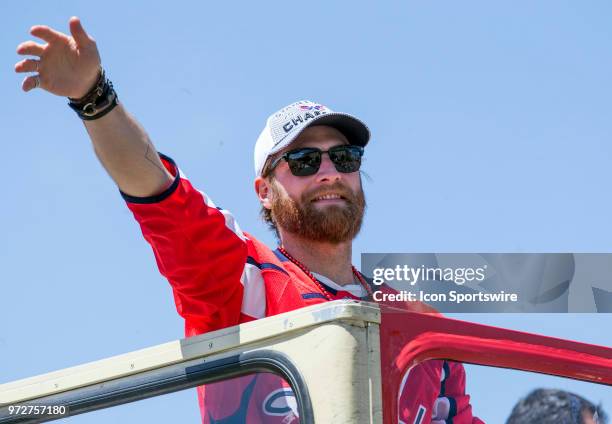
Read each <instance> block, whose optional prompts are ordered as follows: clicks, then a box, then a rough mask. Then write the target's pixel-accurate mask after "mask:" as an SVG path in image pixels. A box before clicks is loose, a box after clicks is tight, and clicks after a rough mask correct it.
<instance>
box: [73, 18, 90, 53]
mask: <svg viewBox="0 0 612 424" xmlns="http://www.w3.org/2000/svg"><path fill="white" fill-rule="evenodd" d="M69 25H70V34H72V38H74V41H76V43H77V46H83V45H85V44H87V43H90V42H91V38H90V37H89V35H87V33H86V32H85V29H84V28H83V25H82V24H81V20H80V19H79V18H77V17H76V16H73V17H72V18H70V23H69Z"/></svg>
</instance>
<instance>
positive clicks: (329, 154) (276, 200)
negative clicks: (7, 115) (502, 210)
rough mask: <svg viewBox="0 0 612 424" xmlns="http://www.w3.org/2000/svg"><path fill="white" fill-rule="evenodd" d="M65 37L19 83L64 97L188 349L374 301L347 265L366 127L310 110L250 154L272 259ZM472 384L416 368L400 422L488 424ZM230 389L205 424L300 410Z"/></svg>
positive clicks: (441, 367)
mask: <svg viewBox="0 0 612 424" xmlns="http://www.w3.org/2000/svg"><path fill="white" fill-rule="evenodd" d="M70 32H71V35H72V36H68V35H65V34H62V33H60V32H57V31H55V30H53V29H51V28H48V27H45V26H35V27H33V28H32V30H31V34H32V35H34V36H36V37H39V38H41V39H42V40H44V41H45V42H46V43H45V44H39V43H36V42H34V41H28V42H25V43H22V44H21V45H19V47H18V48H17V52H18V53H19V54H22V55H31V56H34V57H35V58H30V59H24V60H22V61H21V62H19V63H17V65H16V66H15V70H16V71H17V72H36V73H37V74H36V75H30V76H27V77H26V78H25V79H24V81H23V89H24V90H25V91H30V90H32V89H34V88H41V89H44V90H46V91H49V92H51V93H53V94H56V95H60V96H65V97H68V98H69V99H70V103H69V105H70V107H71V108H72V109H73V110H74V111H75V112H76V113H77V115H78V116H79V117H80V118H81V119H83V122H84V124H85V127H86V129H87V132H88V133H89V136H90V138H91V140H92V142H93V145H94V150H95V152H96V154H97V156H98V158H99V159H100V161H101V162H102V164H103V166H104V167H105V169H106V170H107V171H108V173H109V174H110V176H111V177H112V178H113V180H114V181H115V182H116V183H117V185H118V187H119V189H120V190H121V194H122V195H123V197H124V199H125V200H126V202H127V205H128V207H129V208H130V210H131V211H132V212H133V213H134V216H135V218H136V219H137V221H138V222H139V224H140V226H141V229H142V232H143V235H144V237H145V239H146V240H147V241H148V242H149V243H150V244H151V246H152V248H153V251H154V253H155V258H156V260H157V264H158V267H159V270H160V272H161V273H162V274H163V275H164V276H165V277H166V278H167V279H168V281H169V282H170V284H171V285H172V288H173V293H174V298H175V302H176V306H177V310H178V313H179V314H180V315H181V316H182V317H183V318H184V319H185V335H186V336H187V337H189V336H194V335H197V334H201V333H204V332H208V331H212V330H217V329H220V328H224V327H228V326H232V325H236V324H239V323H244V322H248V321H252V320H255V319H259V318H263V317H265V316H270V315H275V314H279V313H283V312H287V311H290V310H294V309H296V308H300V307H303V306H307V305H312V304H316V303H320V302H326V301H330V300H335V299H343V298H352V299H369V298H371V293H372V289H371V287H370V285H369V284H368V282H367V281H366V280H365V278H364V277H363V276H362V275H361V274H360V273H359V272H358V271H357V270H356V269H355V268H354V267H353V266H352V265H351V254H352V250H351V249H352V240H353V239H354V237H355V236H356V235H357V233H358V232H359V229H360V227H361V222H362V218H363V213H364V209H365V199H364V195H363V191H362V187H361V179H360V174H359V172H358V171H359V167H360V165H361V157H362V155H363V152H364V146H365V145H366V144H367V143H368V141H369V137H370V134H369V130H368V128H367V127H366V126H365V124H363V123H362V122H361V121H360V120H358V119H357V118H354V117H352V116H350V115H348V114H343V113H336V112H332V111H331V110H329V109H328V108H326V107H325V106H323V105H320V104H316V103H313V102H309V101H302V102H297V103H294V104H292V105H289V106H287V107H285V108H283V109H281V110H280V111H278V112H277V113H275V114H273V115H272V116H270V118H268V121H267V124H266V127H265V128H264V130H263V131H262V133H261V135H260V137H259V139H258V140H257V143H256V145H255V171H256V178H255V191H256V193H257V195H258V197H259V200H260V202H261V205H262V208H263V214H264V217H265V219H266V220H267V222H268V223H270V224H271V225H272V226H273V228H274V230H275V231H276V233H277V236H278V238H279V241H280V244H281V247H279V248H278V249H276V250H275V251H272V250H270V249H269V248H268V247H266V246H265V245H263V244H262V243H260V242H259V241H258V240H257V239H255V238H254V237H252V236H251V235H249V234H247V233H244V232H243V231H242V230H241V229H240V227H239V226H238V225H237V224H236V222H235V221H234V219H233V217H232V216H231V214H230V213H229V212H228V211H226V210H224V209H221V208H217V207H216V206H215V205H214V204H213V203H212V201H211V200H210V199H209V198H208V197H207V196H206V195H205V194H203V193H201V192H200V191H198V190H196V189H194V187H193V186H192V185H191V183H190V182H189V180H187V179H186V178H185V177H184V176H183V175H182V174H181V173H180V171H179V170H178V168H177V167H176V165H175V163H174V162H173V161H172V159H170V158H168V157H166V156H163V155H158V154H157V153H156V150H155V148H154V147H153V144H152V142H151V140H150V139H149V137H148V136H147V134H146V133H145V131H144V130H143V129H142V128H141V127H140V125H139V124H138V123H137V122H136V121H135V119H134V118H133V117H132V116H131V115H129V114H128V113H127V111H126V110H125V109H124V108H123V106H122V105H121V104H120V103H119V102H118V100H117V95H116V93H115V91H114V89H113V87H112V84H111V83H110V82H109V81H108V80H107V78H106V77H105V74H104V72H103V71H102V68H101V67H100V57H99V54H98V49H97V46H96V43H95V41H94V40H93V39H92V38H91V37H90V36H89V35H88V34H87V33H86V32H85V30H84V29H83V27H82V26H81V23H80V21H79V19H78V18H72V19H71V20H70ZM383 290H390V289H389V288H383ZM413 309H414V307H413ZM424 310H425V309H424ZM464 377H465V373H464V370H463V367H462V366H461V365H460V364H458V363H452V362H448V361H431V364H430V365H427V366H426V365H423V366H420V367H416V368H415V369H414V370H413V371H411V375H410V378H407V379H406V381H405V384H404V385H403V391H402V393H401V395H402V396H401V400H402V401H401V402H400V403H401V405H400V411H399V414H400V418H401V419H402V420H403V421H405V422H410V423H413V422H418V423H422V422H433V423H443V422H445V421H444V420H449V421H446V422H450V421H452V420H454V422H455V423H462V422H469V423H471V422H480V421H478V420H477V419H473V418H472V414H471V407H470V405H469V396H467V395H465V393H464V389H465V384H464ZM228 384H229V383H227V384H225V383H223V384H221V383H216V384H213V385H208V386H206V387H200V388H198V394H199V400H200V407H201V410H202V418H203V420H204V422H207V423H208V422H210V423H214V422H220V420H222V421H223V422H230V421H231V422H242V421H245V420H246V421H248V422H284V423H287V422H293V421H295V420H297V416H296V414H297V411H295V410H293V409H292V408H286V409H287V410H286V414H283V415H282V416H280V415H278V414H277V415H276V416H270V415H266V414H265V411H262V408H261V405H262V403H263V402H262V401H261V399H259V398H258V397H257V396H258V395H257V393H259V394H261V393H263V394H264V395H265V394H266V393H272V392H273V391H274V390H278V389H279V387H280V388H282V387H283V384H282V382H280V381H279V379H278V378H277V377H275V376H272V375H268V376H266V375H264V376H263V377H262V376H257V377H255V378H254V377H251V376H247V377H242V378H240V379H237V380H236V381H232V382H231V384H232V386H231V388H228V387H230V386H228ZM236 387H237V388H238V389H236ZM254 387H255V389H254ZM286 392H287V391H286ZM289 393H290V391H289ZM245 399H246V401H245ZM287 404H289V402H287ZM424 411H425V412H424ZM417 414H418V416H417ZM415 417H417V418H418V421H415Z"/></svg>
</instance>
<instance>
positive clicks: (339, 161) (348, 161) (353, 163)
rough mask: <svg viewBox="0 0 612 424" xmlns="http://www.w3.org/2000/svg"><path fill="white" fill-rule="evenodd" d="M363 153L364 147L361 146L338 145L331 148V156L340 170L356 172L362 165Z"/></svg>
mask: <svg viewBox="0 0 612 424" xmlns="http://www.w3.org/2000/svg"><path fill="white" fill-rule="evenodd" d="M361 155H363V148H361V147H359V146H338V147H335V148H332V149H329V158H330V159H331V160H332V162H333V163H334V165H335V166H336V169H337V170H338V172H343V173H350V172H356V171H358V170H359V167H360V166H361Z"/></svg>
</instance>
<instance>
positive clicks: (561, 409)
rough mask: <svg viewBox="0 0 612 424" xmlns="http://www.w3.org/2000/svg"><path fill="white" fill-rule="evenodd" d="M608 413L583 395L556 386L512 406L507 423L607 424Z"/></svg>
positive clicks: (541, 390) (530, 395) (533, 394)
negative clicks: (557, 388) (556, 388)
mask: <svg viewBox="0 0 612 424" xmlns="http://www.w3.org/2000/svg"><path fill="white" fill-rule="evenodd" d="M607 422H608V420H607V417H606V414H605V413H604V412H603V410H602V409H601V406H595V405H593V404H592V403H591V402H589V401H588V400H586V399H584V398H583V397H581V396H578V395H575V394H573V393H570V392H566V391H563V390H555V389H536V390H533V391H532V392H531V393H529V395H527V397H526V398H524V399H521V400H520V401H519V402H518V403H517V404H516V405H515V406H514V408H513V409H512V413H511V414H510V417H508V420H507V421H506V424H605V423H607Z"/></svg>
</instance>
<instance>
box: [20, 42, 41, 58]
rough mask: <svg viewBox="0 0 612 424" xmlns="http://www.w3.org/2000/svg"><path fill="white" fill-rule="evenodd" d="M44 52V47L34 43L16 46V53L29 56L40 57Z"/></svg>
mask: <svg viewBox="0 0 612 424" xmlns="http://www.w3.org/2000/svg"><path fill="white" fill-rule="evenodd" d="M44 52H45V46H43V45H42V44H38V43H36V42H34V41H26V42H25V43H21V44H20V45H19V46H17V53H18V54H23V55H31V56H42V54H43V53H44Z"/></svg>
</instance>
